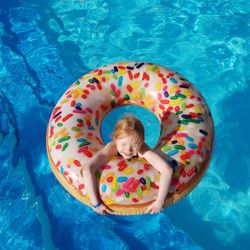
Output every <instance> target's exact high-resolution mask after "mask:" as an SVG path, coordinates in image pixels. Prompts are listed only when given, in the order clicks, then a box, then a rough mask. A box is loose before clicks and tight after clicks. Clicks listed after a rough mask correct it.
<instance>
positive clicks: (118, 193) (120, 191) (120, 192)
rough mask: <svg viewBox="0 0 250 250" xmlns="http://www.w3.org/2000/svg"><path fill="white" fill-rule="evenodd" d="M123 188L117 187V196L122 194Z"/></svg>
mask: <svg viewBox="0 0 250 250" xmlns="http://www.w3.org/2000/svg"><path fill="white" fill-rule="evenodd" d="M124 192H125V191H124V190H123V189H119V190H118V191H117V192H116V195H117V196H121V195H123V194H124Z"/></svg>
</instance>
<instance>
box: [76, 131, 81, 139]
mask: <svg viewBox="0 0 250 250" xmlns="http://www.w3.org/2000/svg"><path fill="white" fill-rule="evenodd" d="M82 135H83V133H82V132H81V131H79V132H77V133H76V134H75V136H74V137H75V139H78V138H80V137H81V136H82Z"/></svg>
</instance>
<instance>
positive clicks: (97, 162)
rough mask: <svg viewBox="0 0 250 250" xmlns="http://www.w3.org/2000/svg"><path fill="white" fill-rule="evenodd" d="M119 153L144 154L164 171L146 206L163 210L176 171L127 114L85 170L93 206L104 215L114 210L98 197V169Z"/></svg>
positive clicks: (83, 170) (159, 169)
mask: <svg viewBox="0 0 250 250" xmlns="http://www.w3.org/2000/svg"><path fill="white" fill-rule="evenodd" d="M117 154H118V155H121V156H122V157H123V158H125V159H126V160H129V159H130V158H132V157H136V156H139V157H143V158H145V159H146V160H147V161H148V162H149V163H150V164H151V165H152V166H153V167H155V168H156V169H157V170H158V171H159V172H160V174H161V177H160V185H159V192H158V196H157V199H156V200H155V201H154V202H153V203H152V204H151V205H150V206H149V208H148V209H147V210H146V212H147V213H150V214H155V213H159V212H160V211H161V210H162V206H163V205H164V200H165V198H166V195H167V193H168V190H169V187H170V182H171V178H172V173H173V171H172V168H171V167H170V166H169V165H168V164H167V162H166V161H165V160H164V159H163V158H162V157H161V156H159V155H158V154H157V153H155V152H154V151H152V150H151V149H150V148H149V147H148V145H147V144H145V143H144V127H143V125H142V123H141V122H140V121H139V120H138V119H136V118H134V117H123V118H122V119H121V120H120V121H119V122H118V123H117V124H116V126H115V129H114V134H113V141H111V142H109V143H108V144H106V145H105V147H104V148H103V149H101V150H100V151H99V152H98V153H97V154H96V155H95V156H94V157H92V158H91V159H90V161H89V162H88V163H87V165H86V164H85V165H84V167H83V168H82V170H81V174H82V175H83V178H84V181H85V184H86V188H87V192H88V194H89V197H90V201H91V204H92V208H93V210H94V211H96V212H97V213H99V214H102V215H104V214H107V213H112V210H111V209H109V208H108V207H107V206H105V205H104V204H103V203H101V201H100V200H99V199H98V196H97V190H96V179H95V175H94V173H95V171H96V170H97V169H98V168H99V167H101V166H102V165H103V164H105V163H106V162H107V161H108V160H109V159H110V158H111V157H112V156H115V155H117Z"/></svg>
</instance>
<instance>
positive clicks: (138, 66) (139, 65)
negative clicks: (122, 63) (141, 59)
mask: <svg viewBox="0 0 250 250" xmlns="http://www.w3.org/2000/svg"><path fill="white" fill-rule="evenodd" d="M143 64H144V63H139V64H138V65H137V66H136V68H137V69H139V68H140V67H141V66H142V65H143Z"/></svg>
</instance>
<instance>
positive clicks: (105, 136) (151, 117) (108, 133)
mask: <svg viewBox="0 0 250 250" xmlns="http://www.w3.org/2000/svg"><path fill="white" fill-rule="evenodd" d="M127 115H133V116H135V117H136V118H137V119H139V120H140V121H141V122H142V124H143V126H144V131H145V142H146V143H147V144H148V146H149V147H150V148H152V149H153V148H154V147H155V146H156V144H157V142H158V139H159V136H160V133H161V126H160V122H159V120H158V118H157V116H156V115H155V114H154V113H153V112H151V111H150V110H148V109H146V108H144V107H141V106H134V105H125V106H121V107H118V108H115V109H112V110H111V111H110V112H109V113H108V114H107V115H106V116H105V117H104V119H103V121H102V124H101V137H102V140H103V141H104V143H105V144H107V143H108V142H110V141H111V140H112V135H113V131H114V127H115V125H116V123H117V122H118V121H119V120H120V119H121V118H122V117H123V116H127Z"/></svg>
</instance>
